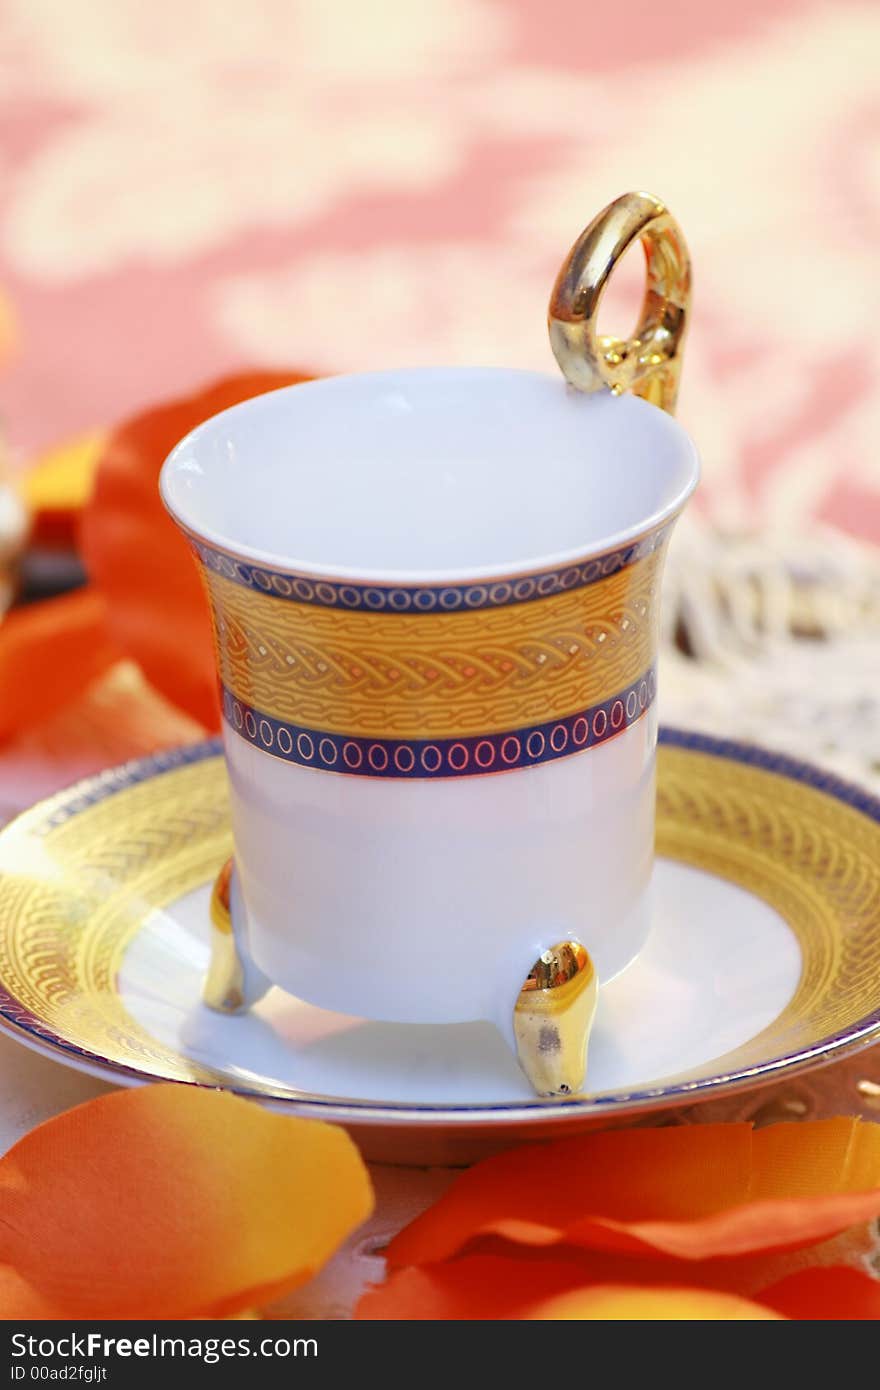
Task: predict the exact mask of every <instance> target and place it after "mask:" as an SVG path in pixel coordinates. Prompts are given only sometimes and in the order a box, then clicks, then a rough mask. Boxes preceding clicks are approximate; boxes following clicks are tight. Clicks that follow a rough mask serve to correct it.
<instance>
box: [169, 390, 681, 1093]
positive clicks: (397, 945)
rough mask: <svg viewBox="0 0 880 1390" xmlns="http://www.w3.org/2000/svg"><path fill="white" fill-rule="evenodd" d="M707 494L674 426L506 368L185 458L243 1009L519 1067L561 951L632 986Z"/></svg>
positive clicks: (220, 427) (238, 434)
mask: <svg viewBox="0 0 880 1390" xmlns="http://www.w3.org/2000/svg"><path fill="white" fill-rule="evenodd" d="M697 474H698V465H697V458H696V453H695V450H694V447H693V445H692V443H691V441H690V440H689V438H688V436H687V435H686V434H685V433H684V431H683V430H682V429H681V428H680V426H679V425H677V424H676V422H675V421H674V420H673V419H672V418H671V417H670V415H668V414H667V413H665V412H664V411H663V410H660V409H658V408H657V407H656V406H654V405H652V404H649V403H648V402H647V401H645V400H641V399H638V398H637V397H635V396H631V395H626V394H621V395H617V396H615V395H613V394H611V393H610V392H608V391H600V392H596V393H593V394H586V393H584V392H583V391H579V390H575V389H573V388H572V387H571V386H568V385H566V383H565V382H564V381H563V380H562V379H561V378H560V377H558V376H543V375H540V374H536V373H531V372H520V371H508V370H493V369H483V368H477V369H440V368H437V369H435V368H429V369H424V370H408V371H396V372H378V373H367V374H364V375H355V376H342V377H333V378H329V379H326V380H321V381H316V382H311V383H306V384H303V385H297V386H292V387H289V388H286V389H283V390H280V391H274V392H272V393H270V394H268V395H265V396H260V397H257V398H255V399H253V400H250V401H246V402H244V403H243V404H241V405H237V406H234V407H233V408H232V409H231V410H227V411H225V412H223V413H222V414H221V415H218V416H216V417H215V418H214V419H211V420H209V421H207V422H206V423H205V424H203V425H201V426H200V427H199V428H198V429H196V430H195V431H193V433H192V434H190V435H189V436H188V437H187V438H186V439H184V440H183V441H182V442H181V443H180V444H179V445H178V446H177V448H176V449H175V450H174V452H173V453H172V454H171V456H170V457H169V459H168V460H167V462H166V464H165V467H164V470H163V474H162V493H163V497H164V499H165V502H166V504H167V506H168V508H169V509H170V511H171V513H172V515H173V516H174V518H175V519H176V521H177V522H178V524H179V525H180V526H181V527H182V528H183V530H184V531H185V532H186V533H187V535H188V536H189V537H190V539H191V542H192V545H193V548H194V550H195V552H196V555H197V558H198V561H199V563H200V565H201V568H202V573H203V577H204V581H205V584H206V587H207V590H208V594H209V597H210V601H211V607H212V611H213V616H214V624H215V635H216V643H217V660H218V669H219V677H220V684H221V697H222V705H223V738H224V747H225V755H226V760H227V765H228V769H229V778H230V794H231V806H232V824H233V836H234V845H235V872H234V874H233V879H232V883H231V914H232V928H233V933H234V943H235V948H236V949H235V958H236V960H237V962H238V965H239V970H240V973H239V978H238V984H239V988H238V995H237V997H236V998H235V999H233V1000H232V1001H231V1002H233V1003H235V1004H247V1003H250V1002H252V1001H253V1000H254V999H255V998H256V997H258V995H259V994H260V993H261V992H262V990H263V989H264V988H265V987H266V986H267V984H268V983H273V984H277V985H280V986H281V987H282V988H283V989H285V990H288V991H290V992H291V993H293V994H295V995H297V996H298V997H301V998H303V999H306V1000H308V1001H309V1002H310V1003H312V1004H315V1005H318V1006H321V1007H324V1008H327V1009H332V1010H336V1011H340V1012H343V1013H348V1014H354V1015H358V1016H361V1017H366V1018H373V1019H383V1020H394V1021H403V1022H419V1023H429V1022H430V1023H436V1022H448V1023H453V1022H457V1021H463V1020H473V1019H492V1020H494V1021H495V1022H497V1023H498V1025H499V1027H500V1028H501V1029H502V1031H503V1032H504V1033H505V1035H506V1036H507V1037H508V1038H509V1039H510V1040H511V1041H513V1033H514V1025H513V1016H514V1009H515V1006H516V1004H517V1000H518V998H519V996H520V992H521V990H522V987H523V984H524V981H525V979H526V977H527V976H528V975H529V972H530V971H531V970H532V968H533V966H535V964H536V962H538V961H539V959H540V958H541V957H542V955H545V958H546V959H549V956H547V954H546V953H548V952H550V951H551V950H552V949H554V948H555V947H556V946H557V944H558V943H560V942H574V943H582V945H583V946H584V947H585V948H586V951H587V952H588V953H589V957H590V958H591V960H592V964H593V967H594V969H595V972H596V975H597V976H598V978H599V980H601V981H606V980H608V979H610V978H611V977H612V976H613V975H615V974H616V973H617V972H619V971H620V970H622V969H623V968H624V966H626V965H627V964H628V963H629V962H630V961H631V960H632V959H633V957H634V956H635V955H636V953H637V952H638V951H639V949H640V947H641V946H642V944H643V942H644V940H645V937H646V935H647V933H648V929H649V922H650V880H651V868H652V858H653V828H654V766H655V744H656V735H657V717H656V661H657V639H658V603H659V589H660V576H661V570H662V565H663V560H664V556H665V552H666V546H667V542H668V539H669V534H670V530H671V527H672V524H673V522H674V520H675V518H676V517H677V516H678V515H679V513H680V512H681V510H682V508H683V506H684V504H685V502H686V500H687V498H688V496H689V495H690V493H691V492H692V490H693V488H694V486H695V484H696V481H697ZM228 985H229V981H228V980H227V981H226V982H225V983H224V985H223V988H224V989H226V990H227V991H228ZM213 1002H215V1003H221V1004H222V1002H223V1001H222V1000H219V999H217V998H215V999H214V1001H213ZM227 1002H230V1001H229V1000H227ZM544 1036H545V1042H546V1030H545V1035H544ZM547 1089H550V1090H558V1089H561V1090H563V1091H564V1090H567V1089H571V1086H570V1085H569V1084H563V1085H560V1086H555V1085H553V1084H550V1085H548V1087H547Z"/></svg>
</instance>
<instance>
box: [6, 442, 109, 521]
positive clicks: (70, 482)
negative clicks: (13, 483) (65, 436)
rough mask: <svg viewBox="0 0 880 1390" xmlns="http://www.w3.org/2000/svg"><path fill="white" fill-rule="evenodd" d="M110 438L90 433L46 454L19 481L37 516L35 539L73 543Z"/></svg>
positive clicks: (29, 504) (21, 489) (28, 506)
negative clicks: (107, 440) (78, 523)
mask: <svg viewBox="0 0 880 1390" xmlns="http://www.w3.org/2000/svg"><path fill="white" fill-rule="evenodd" d="M105 447H106V435H104V434H87V435H81V436H80V437H79V438H77V439H71V440H67V441H66V442H65V443H64V444H61V445H58V446H57V447H56V448H54V449H50V450H48V451H47V452H46V453H45V454H42V455H41V456H40V457H39V458H38V459H37V460H36V462H35V463H34V464H32V465H31V467H30V468H29V469H28V471H27V472H26V473H25V474H24V476H23V477H22V478H21V479H20V480H19V490H20V492H21V495H22V497H23V498H24V501H25V505H26V506H27V508H28V511H29V512H30V513H31V514H32V516H33V530H32V539H33V540H35V541H39V542H44V543H50V544H51V543H54V544H57V543H60V542H64V543H66V544H72V543H73V540H74V536H75V530H76V525H77V522H78V519H79V514H80V512H81V511H82V509H83V507H84V506H85V504H86V502H87V501H88V499H89V497H90V496H91V493H92V486H93V484H94V479H95V473H96V470H97V467H98V462H99V460H100V458H101V455H102V453H103V452H104V449H105Z"/></svg>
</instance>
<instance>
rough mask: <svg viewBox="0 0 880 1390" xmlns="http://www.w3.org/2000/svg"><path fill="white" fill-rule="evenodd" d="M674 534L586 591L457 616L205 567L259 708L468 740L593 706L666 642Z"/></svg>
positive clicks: (234, 659) (308, 721)
mask: <svg viewBox="0 0 880 1390" xmlns="http://www.w3.org/2000/svg"><path fill="white" fill-rule="evenodd" d="M664 553H665V545H664V546H662V547H661V548H659V549H657V550H655V551H654V552H653V553H652V554H650V555H648V556H646V557H645V558H644V559H642V560H638V561H636V562H635V563H634V564H632V565H629V566H627V567H626V568H625V569H621V570H619V571H617V572H616V573H614V574H611V575H609V576H607V577H606V578H604V579H601V580H599V581H598V582H597V583H595V584H591V585H588V586H586V587H584V588H579V589H572V590H571V591H570V592H562V593H559V594H554V595H552V596H550V597H548V598H538V599H534V600H532V601H531V602H528V603H518V604H510V605H507V606H505V607H496V608H488V609H478V610H475V611H472V612H469V611H466V610H464V611H458V612H454V613H443V612H436V613H429V614H424V613H418V614H408V613H393V612H383V613H371V612H364V611H359V612H351V611H348V610H346V609H344V608H321V607H316V606H314V605H310V604H306V603H296V602H291V601H290V600H289V599H284V598H280V597H277V596H273V595H271V594H265V593H263V592H261V591H257V590H254V589H248V588H245V587H244V586H242V585H241V584H236V583H235V582H233V581H232V580H230V579H227V578H224V577H223V576H222V575H221V574H218V573H217V572H216V571H214V570H211V569H209V568H208V567H207V566H205V565H202V574H203V577H204V581H205V585H206V587H207V590H208V595H209V597H210V600H211V607H212V612H213V615H214V630H215V638H216V644H217V654H218V663H219V669H220V679H221V681H222V683H223V685H224V686H225V688H226V689H227V690H228V691H230V692H231V694H232V696H233V697H235V698H237V699H238V700H240V701H242V702H243V703H244V704H246V705H248V706H250V707H251V708H253V709H256V710H260V711H261V712H262V713H263V714H267V715H269V716H271V717H273V718H275V719H278V720H284V721H289V722H290V723H293V724H296V725H297V726H303V727H306V728H310V729H316V730H321V731H326V732H328V733H337V734H343V735H347V736H351V737H357V736H361V737H373V738H383V739H399V738H444V737H449V738H460V737H466V736H469V735H479V734H489V733H494V732H498V731H503V730H508V729H510V730H513V729H520V728H524V727H527V726H529V725H532V724H536V723H544V722H546V721H549V720H556V719H562V718H566V717H568V716H571V715H574V714H579V713H581V712H582V711H583V710H586V709H588V708H590V707H591V706H595V705H599V704H601V703H602V702H603V701H604V700H607V699H609V698H610V697H611V696H613V695H616V694H617V693H618V692H619V691H621V690H625V689H626V688H627V687H629V686H630V685H632V684H633V682H636V681H638V680H639V679H640V678H641V677H642V675H643V674H644V672H645V671H647V670H648V668H649V667H650V666H651V665H652V662H653V660H654V656H655V652H656V623H657V601H656V600H657V586H658V583H659V578H660V569H661V565H662V560H663V555H664Z"/></svg>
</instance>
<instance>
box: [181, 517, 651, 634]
mask: <svg viewBox="0 0 880 1390" xmlns="http://www.w3.org/2000/svg"><path fill="white" fill-rule="evenodd" d="M672 525H673V522H672V521H670V522H668V523H667V524H666V525H665V526H662V527H660V528H659V529H658V530H656V531H652V532H650V534H649V535H647V536H643V537H641V538H640V539H639V540H637V541H631V542H630V543H629V544H628V545H625V546H623V547H621V548H620V549H619V550H610V551H608V552H607V553H606V554H604V555H597V556H594V557H593V558H591V559H588V560H581V561H578V562H577V563H576V564H572V565H566V566H564V567H563V568H562V569H554V570H542V571H539V572H537V573H535V574H520V575H513V576H511V577H509V578H498V579H487V580H485V581H482V582H480V583H476V582H474V583H470V584H444V585H431V584H411V585H410V584H406V585H404V584H394V585H389V584H360V583H342V582H340V581H338V580H330V579H316V578H315V576H314V575H306V574H300V575H297V574H293V573H290V574H285V573H283V572H281V571H278V570H270V569H265V568H264V567H262V566H260V565H254V564H252V563H251V562H250V561H245V560H239V559H237V558H236V556H234V555H230V554H227V553H226V552H225V551H222V550H216V549H214V548H213V547H212V546H209V545H206V544H205V542H204V541H201V540H198V539H197V537H195V536H192V535H191V536H190V537H189V541H190V545H191V546H192V548H193V550H194V551H195V552H196V554H197V555H198V557H199V559H200V560H201V561H202V562H203V564H204V565H205V566H206V567H207V568H208V569H209V570H213V571H214V572H215V573H216V574H220V575H222V576H223V578H224V579H229V580H231V581H232V582H233V583H234V584H241V585H242V586H243V587H244V588H245V589H254V590H256V591H257V592H258V593H262V594H271V595H272V597H273V598H280V599H289V600H290V601H291V602H293V603H310V604H314V605H316V606H317V607H319V608H346V609H348V610H349V611H352V610H355V611H356V610H361V611H362V612H367V613H370V612H372V613H410V614H413V613H456V612H460V611H468V610H471V611H473V610H475V609H479V608H506V607H507V606H508V605H509V604H513V603H530V602H531V601H532V600H533V599H537V598H550V597H552V595H553V594H561V593H564V592H566V591H568V590H572V589H583V588H585V587H586V586H587V585H589V584H597V583H598V582H599V580H600V579H607V578H608V576H609V575H612V574H617V573H618V571H619V570H623V569H627V568H628V566H629V565H634V564H635V563H636V562H637V561H638V560H644V559H645V557H646V556H647V555H651V554H653V552H654V551H655V550H657V549H659V547H660V546H661V545H662V544H663V542H664V541H665V540H666V538H667V536H668V534H669V531H670V529H671V527H672Z"/></svg>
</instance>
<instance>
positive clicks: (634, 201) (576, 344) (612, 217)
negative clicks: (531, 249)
mask: <svg viewBox="0 0 880 1390" xmlns="http://www.w3.org/2000/svg"><path fill="white" fill-rule="evenodd" d="M636 240H641V242H642V246H643V248H644V252H645V262H646V266H647V284H646V286H645V297H644V300H643V301H642V308H641V313H640V316H639V322H638V327H637V328H636V331H635V334H634V335H633V337H631V338H611V337H607V336H604V337H603V336H600V335H599V333H598V332H597V320H598V309H599V303H600V300H601V298H602V291H603V290H604V288H605V286H606V285H607V283H608V279H609V277H610V275H611V273H612V271H613V270H614V267H615V265H616V264H617V263H618V261H619V260H620V258H621V256H622V255H623V253H624V252H625V251H626V250H627V248H628V247H629V246H631V245H632V243H633V242H634V241H636ZM690 294H691V263H690V256H689V255H688V249H687V245H686V244H685V239H684V236H683V235H682V231H681V228H680V227H679V226H678V224H677V222H676V221H675V219H674V218H673V217H672V216H671V214H670V213H669V212H668V210H667V209H666V207H665V205H664V204H663V203H661V202H660V199H659V198H654V197H653V196H652V195H651V194H650V193H625V194H624V195H623V197H621V198H617V199H616V200H615V201H614V202H613V203H609V205H608V207H607V208H605V210H604V211H603V212H600V213H599V215H598V217H594V219H593V221H592V222H591V223H590V225H589V227H587V228H586V230H585V231H583V232H582V233H581V235H580V236H579V237H578V239H577V241H576V242H575V244H574V246H573V247H572V248H571V250H570V251H569V253H568V256H567V257H566V259H565V261H564V263H563V265H562V268H561V270H560V272H559V275H558V276H557V279H556V284H555V285H554V286H553V293H552V295H551V296H550V307H549V311H548V327H549V330H550V343H551V346H552V348H553V353H554V356H555V357H556V360H557V362H558V363H559V365H560V367H561V368H562V372H563V375H564V376H565V379H566V380H567V381H568V382H569V383H570V384H571V385H572V386H574V387H576V388H577V390H578V391H586V392H592V391H599V390H602V389H607V390H611V391H612V392H613V393H614V395H616V396H619V395H621V394H622V393H623V392H624V391H632V392H633V393H634V394H635V395H637V396H642V397H643V398H644V399H645V400H647V401H650V402H651V404H652V405H659V406H660V407H661V408H662V409H663V410H668V411H669V412H670V413H672V412H673V411H674V410H675V401H676V397H677V395H678V383H679V378H680V376H681V357H682V347H683V344H684V335H685V330H686V328H687V321H688V313H689V310H690Z"/></svg>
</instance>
